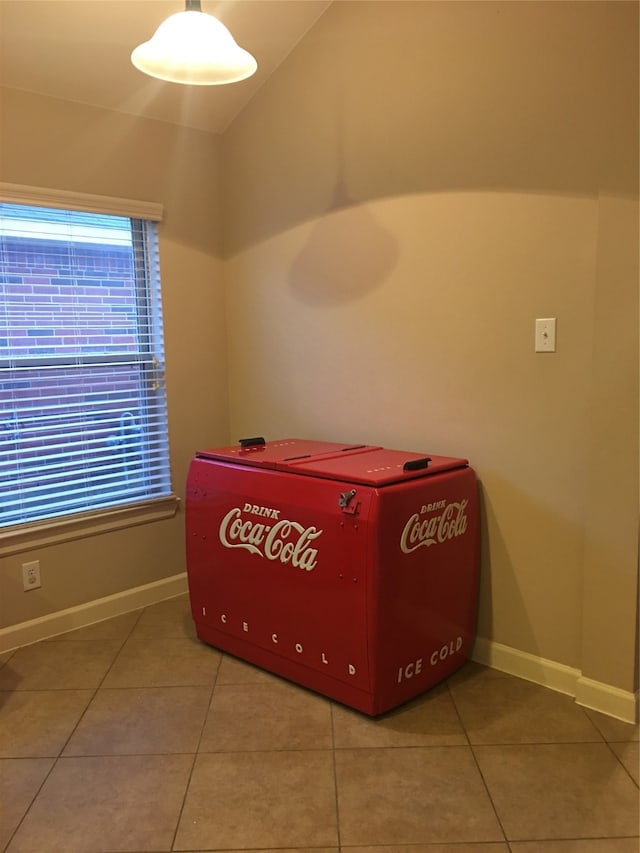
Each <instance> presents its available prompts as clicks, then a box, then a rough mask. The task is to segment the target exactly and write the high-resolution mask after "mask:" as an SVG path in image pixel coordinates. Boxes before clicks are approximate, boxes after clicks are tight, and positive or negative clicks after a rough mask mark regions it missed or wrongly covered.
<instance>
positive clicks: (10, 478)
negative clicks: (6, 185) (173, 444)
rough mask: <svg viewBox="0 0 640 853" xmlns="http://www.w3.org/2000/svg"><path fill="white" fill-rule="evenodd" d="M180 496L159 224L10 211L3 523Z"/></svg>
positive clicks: (0, 245) (1, 397) (1, 432)
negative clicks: (170, 421)
mask: <svg viewBox="0 0 640 853" xmlns="http://www.w3.org/2000/svg"><path fill="white" fill-rule="evenodd" d="M170 495H171V483H170V475H169V448H168V435H167V413H166V401H165V387H164V349H163V338H162V311H161V302H160V275H159V260H158V248H157V236H156V223H155V222H154V221H150V220H146V219H141V218H131V217H129V216H120V215H113V214H112V213H111V212H110V213H108V214H102V213H94V212H92V211H87V210H84V209H81V210H75V209H62V208H60V207H59V206H58V205H56V206H55V207H53V206H52V207H39V206H34V205H32V204H14V203H7V202H2V203H0V527H3V528H5V527H7V526H11V525H19V524H24V523H33V522H39V521H42V520H43V519H57V518H60V517H66V516H72V515H74V514H78V513H82V512H86V511H95V510H100V509H104V508H114V507H123V506H131V505H135V504H136V503H140V502H147V501H149V500H152V499H157V498H163V497H164V498H166V497H167V496H170Z"/></svg>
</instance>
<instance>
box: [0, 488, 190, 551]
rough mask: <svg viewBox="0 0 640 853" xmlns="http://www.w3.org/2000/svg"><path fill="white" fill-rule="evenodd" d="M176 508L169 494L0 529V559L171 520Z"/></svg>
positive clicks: (172, 497) (175, 498)
mask: <svg viewBox="0 0 640 853" xmlns="http://www.w3.org/2000/svg"><path fill="white" fill-rule="evenodd" d="M179 505H180V499H179V498H178V497H177V496H176V495H171V496H170V497H167V498H159V499H158V500H153V501H146V502H144V503H139V504H130V505H129V506H125V507H115V508H113V509H105V510H101V511H98V512H91V513H82V514H79V515H74V516H68V517H66V518H57V519H54V520H50V521H44V522H37V523H33V524H24V525H16V526H14V527H11V528H6V529H5V530H2V529H1V528H0V557H8V556H9V555H11V554H19V553H20V552H22V551H35V550H37V549H38V548H46V547H47V546H49V545H59V544H60V543H61V542H69V541H71V540H72V539H85V538H87V537H89V536H99V535H100V534H102V533H110V532H111V531H113V530H121V529H122V528H125V527H135V526H137V525H138V524H148V523H149V522H152V521H162V520H163V519H167V518H173V516H174V515H175V514H176V512H177V511H178V507H179Z"/></svg>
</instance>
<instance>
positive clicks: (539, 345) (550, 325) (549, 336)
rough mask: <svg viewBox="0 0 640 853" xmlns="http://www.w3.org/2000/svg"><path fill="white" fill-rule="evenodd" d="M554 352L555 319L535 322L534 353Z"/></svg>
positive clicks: (547, 318) (549, 318)
mask: <svg viewBox="0 0 640 853" xmlns="http://www.w3.org/2000/svg"><path fill="white" fill-rule="evenodd" d="M555 351H556V318H555V317H544V318H542V319H538V320H536V352H555Z"/></svg>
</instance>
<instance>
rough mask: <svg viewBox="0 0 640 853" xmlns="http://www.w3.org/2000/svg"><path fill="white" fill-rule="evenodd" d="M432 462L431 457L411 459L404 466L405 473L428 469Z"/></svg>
mask: <svg viewBox="0 0 640 853" xmlns="http://www.w3.org/2000/svg"><path fill="white" fill-rule="evenodd" d="M429 462H431V457H430V456H425V457H424V458H422V459H410V460H409V461H408V462H405V463H404V465H403V466H402V470H403V471H419V470H420V469H421V468H428V467H429Z"/></svg>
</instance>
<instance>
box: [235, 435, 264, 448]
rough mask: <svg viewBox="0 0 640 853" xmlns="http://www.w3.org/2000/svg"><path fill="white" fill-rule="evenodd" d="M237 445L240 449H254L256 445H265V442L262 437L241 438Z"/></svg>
mask: <svg viewBox="0 0 640 853" xmlns="http://www.w3.org/2000/svg"><path fill="white" fill-rule="evenodd" d="M238 443H239V444H240V447H255V446H256V445H258V444H266V441H265V440H264V438H262V436H256V437H255V438H241V439H240V441H239V442H238Z"/></svg>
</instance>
